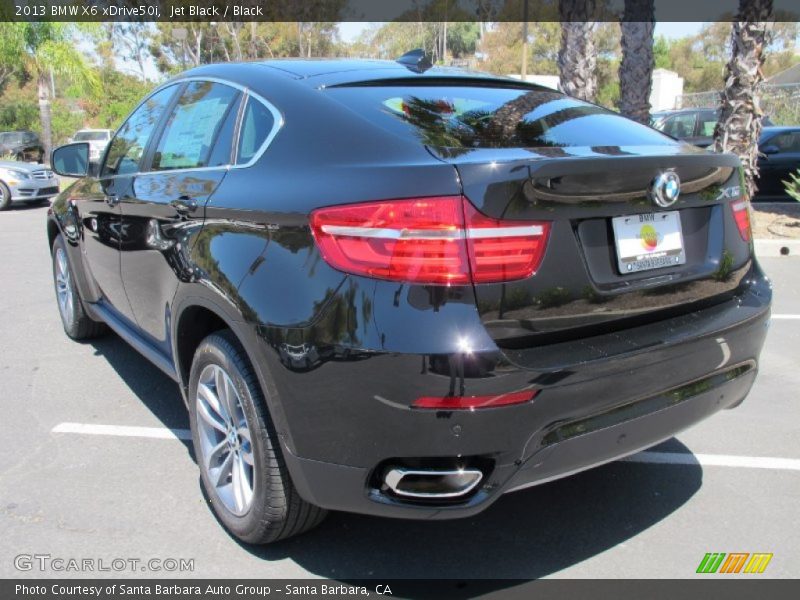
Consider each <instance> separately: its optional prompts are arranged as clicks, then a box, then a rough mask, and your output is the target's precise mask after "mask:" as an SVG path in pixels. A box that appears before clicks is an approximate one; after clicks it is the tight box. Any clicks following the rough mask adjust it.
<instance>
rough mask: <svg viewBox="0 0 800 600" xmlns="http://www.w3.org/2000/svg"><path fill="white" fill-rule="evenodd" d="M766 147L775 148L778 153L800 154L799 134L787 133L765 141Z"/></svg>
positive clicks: (794, 132) (795, 132)
mask: <svg viewBox="0 0 800 600" xmlns="http://www.w3.org/2000/svg"><path fill="white" fill-rule="evenodd" d="M767 145H768V146H775V147H777V148H778V152H800V132H798V131H787V132H786V133H781V134H779V135H776V136H775V137H773V138H770V139H769V140H768V141H767Z"/></svg>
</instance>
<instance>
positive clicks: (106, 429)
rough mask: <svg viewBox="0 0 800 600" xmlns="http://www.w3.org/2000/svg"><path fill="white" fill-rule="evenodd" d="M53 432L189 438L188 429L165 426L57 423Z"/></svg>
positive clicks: (176, 438) (168, 438) (190, 433)
mask: <svg viewBox="0 0 800 600" xmlns="http://www.w3.org/2000/svg"><path fill="white" fill-rule="evenodd" d="M52 432H53V433H82V434H85V435H114V436H119V437H144V438H156V439H162V440H190V439H192V432H191V431H189V430H188V429H168V428H166V427H132V426H129V425H95V424H91V423H59V424H58V425H56V426H55V427H53V429H52Z"/></svg>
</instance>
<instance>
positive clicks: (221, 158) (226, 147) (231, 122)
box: [208, 98, 241, 167]
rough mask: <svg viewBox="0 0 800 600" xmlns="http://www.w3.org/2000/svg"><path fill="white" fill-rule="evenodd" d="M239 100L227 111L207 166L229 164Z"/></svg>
mask: <svg viewBox="0 0 800 600" xmlns="http://www.w3.org/2000/svg"><path fill="white" fill-rule="evenodd" d="M240 100H241V98H237V99H236V101H235V102H234V103H233V104H232V105H231V107H230V108H229V109H228V115H227V116H226V117H225V121H224V122H223V123H222V126H221V127H220V128H219V133H218V134H217V140H216V141H215V142H214V148H213V149H212V150H211V156H210V157H209V159H208V166H210V167H219V166H222V165H229V164H231V154H233V134H234V133H235V131H236V118H237V117H238V116H239V104H240Z"/></svg>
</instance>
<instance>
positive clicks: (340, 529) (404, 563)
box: [91, 335, 703, 596]
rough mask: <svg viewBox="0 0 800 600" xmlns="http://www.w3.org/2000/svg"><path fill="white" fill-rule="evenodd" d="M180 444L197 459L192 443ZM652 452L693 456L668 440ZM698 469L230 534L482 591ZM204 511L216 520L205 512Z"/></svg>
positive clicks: (117, 351) (664, 512) (578, 549)
mask: <svg viewBox="0 0 800 600" xmlns="http://www.w3.org/2000/svg"><path fill="white" fill-rule="evenodd" d="M91 344H92V346H93V347H94V348H95V350H96V352H97V354H98V355H102V356H104V357H105V358H106V359H107V360H108V362H109V363H110V364H111V366H112V367H113V368H114V369H115V370H116V371H117V373H118V374H119V375H120V377H122V378H123V380H124V381H125V383H126V384H127V385H128V386H129V387H130V389H131V390H132V391H133V392H134V393H135V394H136V395H137V396H138V398H139V399H140V400H141V402H142V403H143V404H144V405H145V406H146V407H147V408H148V409H149V410H150V411H151V412H152V413H153V414H154V415H155V416H156V417H158V419H159V420H161V422H162V423H163V424H164V425H165V426H166V427H169V428H171V429H188V426H189V425H188V416H187V414H186V409H185V407H184V404H183V400H182V399H181V396H180V392H179V390H178V387H177V385H176V384H175V382H173V381H172V380H171V379H170V378H169V377H167V376H166V375H164V374H163V373H161V372H160V371H159V370H158V369H157V368H155V367H154V366H153V365H151V364H150V363H149V362H148V361H147V360H146V359H145V358H143V357H142V356H141V355H140V354H138V353H137V352H136V351H135V350H133V349H132V348H131V347H130V346H128V345H127V344H126V343H125V342H124V341H122V340H121V339H120V338H118V337H117V336H116V335H108V336H106V337H103V338H98V339H95V340H92V341H91ZM184 444H185V445H186V447H187V450H188V452H189V453H190V455H191V456H192V459H194V455H193V452H192V448H191V442H190V441H184ZM656 450H657V451H661V452H676V453H686V454H691V453H690V451H689V450H688V448H686V446H684V445H683V444H682V443H681V442H679V441H678V440H677V439H675V438H673V439H671V440H668V441H667V442H665V443H663V444H661V445H660V446H658V447H657V448H656ZM702 475H703V471H702V468H701V467H700V465H699V464H694V465H663V464H642V463H635V462H615V463H611V464H608V465H605V466H602V467H598V468H596V469H592V470H589V471H585V472H583V473H579V474H577V475H573V476H571V477H567V478H565V479H561V480H559V481H554V482H551V483H547V484H543V485H540V486H537V487H533V488H530V489H527V490H523V491H520V492H516V493H513V494H508V495H506V496H503V497H502V498H500V499H499V500H498V501H497V502H495V503H494V504H493V505H492V506H491V507H489V508H488V509H487V510H486V511H484V512H483V513H481V514H479V515H476V516H474V517H470V518H467V519H457V520H448V521H410V520H400V519H386V518H378V517H369V516H363V515H357V514H349V513H339V512H333V513H331V514H330V515H329V516H328V518H327V519H326V520H325V521H324V522H323V523H322V525H320V526H319V527H317V528H316V529H314V530H312V531H310V532H308V533H306V534H303V535H301V536H298V537H296V538H291V539H289V540H285V541H282V542H278V543H276V544H272V545H268V546H252V545H247V544H243V543H241V542H238V541H237V540H236V539H235V538H233V537H231V539H232V540H233V541H235V542H236V543H237V544H238V545H239V546H240V547H241V548H242V549H244V550H245V551H247V552H249V553H251V554H252V555H254V556H256V557H259V558H261V559H263V560H265V561H276V560H283V559H289V560H292V561H293V562H295V563H297V565H299V566H300V567H302V568H303V569H306V570H307V571H309V572H310V573H312V574H314V575H315V576H319V577H324V578H328V579H333V580H339V581H341V582H342V583H345V584H347V583H354V582H357V581H360V580H362V579H384V580H386V579H399V578H403V579H414V578H418V579H430V578H435V579H448V580H458V583H456V582H448V583H447V584H445V585H451V586H455V587H454V589H452V590H448V589H444V590H439V591H441V592H442V593H443V594H445V595H446V594H447V593H448V592H454V593H457V594H458V595H459V596H461V595H475V594H479V593H480V594H483V593H488V592H491V591H493V590H495V589H501V588H505V587H508V586H513V585H517V584H519V582H520V580H532V579H538V578H541V577H545V576H548V575H551V574H554V573H558V572H559V571H561V570H563V569H565V568H568V567H570V566H572V565H575V564H577V563H580V562H582V561H585V560H586V559H588V558H591V557H593V556H596V555H598V554H600V553H602V552H605V551H606V550H609V549H611V548H614V547H617V546H620V545H624V544H625V543H626V542H627V541H628V540H630V539H631V538H633V537H635V536H636V535H638V534H639V533H641V532H643V531H645V530H647V529H648V528H650V527H652V526H653V525H655V524H657V523H659V522H660V521H662V520H663V519H665V518H668V517H669V516H670V515H671V514H672V513H674V512H675V511H676V510H678V509H679V508H680V507H681V506H683V505H684V504H685V503H686V502H687V501H688V500H689V499H690V498H691V497H692V496H693V495H694V494H695V493H696V492H697V491H698V490H699V489H700V487H701V485H702ZM198 486H199V477H198ZM209 518H214V517H213V513H211V511H210V510H209ZM221 526H222V525H221V524H220V527H221ZM610 575H614V574H613V573H605V572H602V571H598V572H597V573H596V574H595V576H597V577H605V576H610ZM252 576H253V577H254V578H257V577H258V576H259V573H258V572H257V571H256V572H254V573H253V574H252ZM481 579H482V580H484V581H476V580H481ZM503 580H506V581H503ZM377 583H379V582H377ZM426 585H428V584H426ZM456 588H457V589H456ZM427 589H428V590H429V591H430V588H427ZM427 595H429V594H427Z"/></svg>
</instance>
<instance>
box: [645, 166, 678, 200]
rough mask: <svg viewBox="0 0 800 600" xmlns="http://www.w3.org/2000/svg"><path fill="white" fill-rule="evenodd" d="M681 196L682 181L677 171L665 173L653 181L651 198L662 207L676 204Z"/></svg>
mask: <svg viewBox="0 0 800 600" xmlns="http://www.w3.org/2000/svg"><path fill="white" fill-rule="evenodd" d="M680 194H681V179H680V177H678V174H677V173H676V172H675V171H665V172H664V173H661V174H660V175H659V176H658V177H656V178H655V180H654V181H653V187H652V189H651V194H650V195H651V197H652V199H653V202H654V203H655V204H657V205H658V206H661V207H664V208H666V207H668V206H672V205H673V204H675V202H676V201H677V200H678V196H680Z"/></svg>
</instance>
